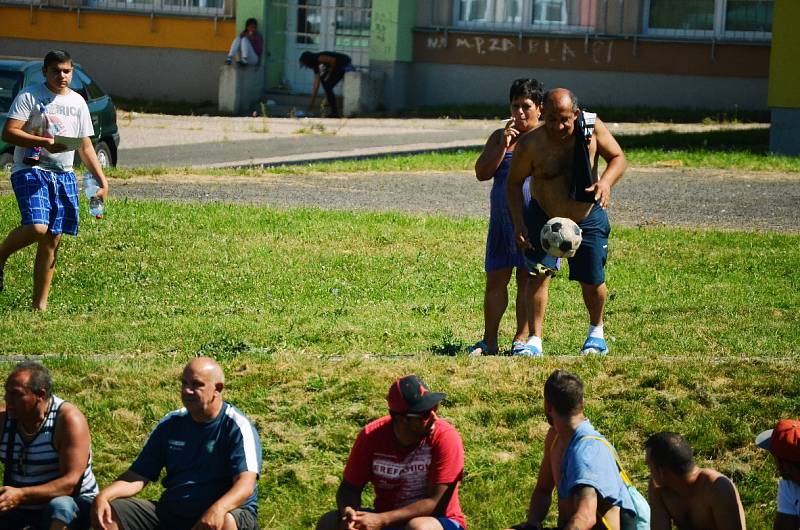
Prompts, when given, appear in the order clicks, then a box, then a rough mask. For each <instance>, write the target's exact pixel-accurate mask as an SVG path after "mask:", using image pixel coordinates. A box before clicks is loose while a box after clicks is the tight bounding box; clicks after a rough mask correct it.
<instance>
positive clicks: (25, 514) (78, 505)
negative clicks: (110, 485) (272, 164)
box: [0, 495, 94, 530]
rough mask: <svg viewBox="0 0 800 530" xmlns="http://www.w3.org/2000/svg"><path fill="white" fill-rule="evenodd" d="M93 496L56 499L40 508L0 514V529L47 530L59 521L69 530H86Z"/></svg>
mask: <svg viewBox="0 0 800 530" xmlns="http://www.w3.org/2000/svg"><path fill="white" fill-rule="evenodd" d="M93 500H94V496H93V495H80V496H78V497H69V496H67V495H64V496H62V497H56V498H54V499H53V500H51V501H50V502H48V503H47V504H44V505H41V506H40V507H38V508H37V507H33V506H25V507H19V508H16V509H14V510H12V511H10V512H7V513H5V514H0V528H2V529H3V530H22V529H24V528H31V529H35V530H48V529H49V528H50V522H51V521H53V520H57V521H61V522H62V523H64V524H66V525H67V526H68V527H69V528H70V530H87V529H88V528H89V514H90V512H91V509H92V501H93Z"/></svg>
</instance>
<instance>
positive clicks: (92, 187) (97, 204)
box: [83, 171, 106, 219]
mask: <svg viewBox="0 0 800 530" xmlns="http://www.w3.org/2000/svg"><path fill="white" fill-rule="evenodd" d="M99 189H100V184H98V182H97V179H95V178H94V175H92V174H91V173H89V172H88V171H87V172H86V173H85V174H84V175H83V192H84V193H85V194H86V198H87V199H88V200H89V214H90V215H93V216H95V218H97V219H102V218H103V214H105V213H106V206H105V204H103V199H101V198H100V197H95V194H96V193H97V192H98V190H99Z"/></svg>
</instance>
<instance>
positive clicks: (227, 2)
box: [0, 0, 235, 18]
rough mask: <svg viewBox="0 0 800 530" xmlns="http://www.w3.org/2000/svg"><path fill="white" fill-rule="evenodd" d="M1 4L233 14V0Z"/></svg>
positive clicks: (4, 1) (0, 1) (17, 0)
mask: <svg viewBox="0 0 800 530" xmlns="http://www.w3.org/2000/svg"><path fill="white" fill-rule="evenodd" d="M0 5H23V6H27V7H31V8H33V7H48V8H55V9H59V8H61V9H76V8H80V9H82V10H83V9H86V10H93V11H128V12H138V13H148V14H149V13H156V14H173V15H192V16H201V17H223V18H232V17H233V16H234V10H235V0H0Z"/></svg>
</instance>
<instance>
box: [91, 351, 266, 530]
mask: <svg viewBox="0 0 800 530" xmlns="http://www.w3.org/2000/svg"><path fill="white" fill-rule="evenodd" d="M224 386H225V377H224V375H223V373H222V368H220V366H219V365H218V364H217V363H216V362H214V360H213V359H209V358H207V357H199V358H196V359H193V360H192V361H190V362H189V364H187V365H186V368H184V370H183V376H182V379H181V401H182V402H183V405H184V408H182V409H180V410H176V411H174V412H170V413H169V414H167V415H166V416H164V418H163V419H162V420H161V421H160V422H159V424H158V425H156V428H155V429H153V432H151V433H150V436H149V438H148V439H147V441H146V442H145V445H144V448H143V449H142V452H141V453H139V456H138V457H137V458H136V460H135V461H134V462H133V464H132V465H131V467H130V468H129V469H128V471H126V472H125V473H123V474H122V476H120V477H119V478H118V479H117V480H116V481H115V482H113V483H112V484H111V485H110V486H108V487H107V488H105V489H103V490H102V491H101V492H100V494H99V495H97V498H96V499H95V503H94V508H93V511H92V522H93V524H94V526H95V528H101V529H103V530H116V529H117V528H122V529H124V530H140V529H141V530H145V529H146V530H151V529H155V528H169V529H170V530H183V529H186V530H189V529H190V528H213V529H216V530H223V529H224V530H237V529H238V530H257V529H258V521H257V515H258V511H257V510H258V497H257V493H258V488H257V486H256V483H257V481H258V476H259V474H260V472H261V441H260V440H259V437H258V433H257V432H256V429H255V427H254V426H253V424H252V423H251V422H250V420H248V419H247V417H246V416H245V415H244V414H242V413H241V412H240V411H239V410H238V409H236V407H234V406H233V405H231V404H229V403H226V402H225V401H223V400H222V395H221V394H222V389H223V388H224ZM164 468H166V475H165V476H164V478H163V479H162V481H161V484H162V485H163V486H164V492H163V493H162V495H161V498H160V499H159V500H158V501H149V500H144V499H133V498H131V497H133V496H134V495H136V494H137V493H139V492H140V491H141V490H142V488H144V486H145V485H146V484H147V483H148V482H150V481H154V480H158V477H159V475H160V474H161V470H162V469H164Z"/></svg>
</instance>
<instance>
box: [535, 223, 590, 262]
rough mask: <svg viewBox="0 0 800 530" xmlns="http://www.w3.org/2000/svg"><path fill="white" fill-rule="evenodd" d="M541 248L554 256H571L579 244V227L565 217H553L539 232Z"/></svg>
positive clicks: (580, 239)
mask: <svg viewBox="0 0 800 530" xmlns="http://www.w3.org/2000/svg"><path fill="white" fill-rule="evenodd" d="M539 239H540V241H541V243H542V248H544V249H545V251H546V252H547V253H548V254H550V255H551V256H555V257H556V258H571V257H572V256H574V255H575V252H576V251H577V250H578V247H579V246H581V241H582V240H583V238H582V237H581V229H580V227H579V226H578V225H577V224H576V223H575V221H573V220H572V219H569V218H567V217H553V218H552V219H550V220H549V221H547V223H545V225H544V226H543V227H542V231H541V233H540V234H539Z"/></svg>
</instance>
